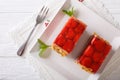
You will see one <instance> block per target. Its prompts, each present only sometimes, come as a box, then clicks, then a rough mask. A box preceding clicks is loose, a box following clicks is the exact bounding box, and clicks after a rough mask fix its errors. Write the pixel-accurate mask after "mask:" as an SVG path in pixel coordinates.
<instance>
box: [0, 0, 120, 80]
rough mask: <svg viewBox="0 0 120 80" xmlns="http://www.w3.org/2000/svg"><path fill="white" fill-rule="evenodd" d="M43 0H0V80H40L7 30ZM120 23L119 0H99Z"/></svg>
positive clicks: (30, 12)
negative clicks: (19, 52)
mask: <svg viewBox="0 0 120 80" xmlns="http://www.w3.org/2000/svg"><path fill="white" fill-rule="evenodd" d="M41 1H42V2H44V1H45V0H0V80H41V79H40V78H39V76H38V74H37V73H36V72H34V71H33V68H32V67H31V66H29V64H27V62H26V61H25V60H24V59H21V58H19V57H17V55H16V51H17V47H16V46H15V44H14V43H13V42H12V40H11V39H10V37H9V34H8V32H9V31H10V30H11V29H12V28H13V27H15V25H16V24H18V23H21V22H22V21H23V20H24V19H26V18H28V17H30V16H31V15H32V14H33V12H35V11H36V10H37V9H38V8H39V6H40V5H39V3H40V2H41ZM101 1H103V3H104V4H105V6H106V7H107V8H108V9H109V11H110V13H111V14H112V15H113V16H114V17H115V19H116V20H118V22H119V23H120V5H119V4H120V0H101Z"/></svg>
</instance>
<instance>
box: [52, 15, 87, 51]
mask: <svg viewBox="0 0 120 80" xmlns="http://www.w3.org/2000/svg"><path fill="white" fill-rule="evenodd" d="M85 28H86V25H85V24H84V23H83V22H81V21H79V20H77V19H76V18H74V17H71V18H70V19H69V20H68V22H67V23H66V24H65V26H64V28H63V29H62V31H61V32H60V34H59V35H58V36H57V38H56V40H55V41H54V43H55V44H56V45H58V46H59V47H61V48H62V49H64V50H65V51H67V52H68V53H70V52H71V51H72V50H73V48H74V46H75V44H76V42H77V41H78V39H79V38H80V36H81V34H82V33H83V32H84V30H85Z"/></svg>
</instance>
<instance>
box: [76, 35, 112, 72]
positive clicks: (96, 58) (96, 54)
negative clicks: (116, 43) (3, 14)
mask: <svg viewBox="0 0 120 80" xmlns="http://www.w3.org/2000/svg"><path fill="white" fill-rule="evenodd" d="M111 48H112V47H111V45H110V44H108V43H107V42H106V41H105V40H103V39H102V38H100V37H99V36H97V35H93V37H92V39H91V40H90V42H89V44H88V46H87V47H86V49H85V50H84V52H83V54H82V55H81V56H80V57H79V58H78V60H77V61H78V63H80V64H81V65H83V66H85V67H86V68H91V69H92V72H93V73H95V72H97V71H98V69H99V67H100V66H101V64H102V63H103V61H104V59H105V57H106V56H107V55H108V53H109V52H110V50H111ZM86 57H87V58H89V60H90V59H91V61H89V60H88V59H87V60H86ZM84 59H85V60H84ZM87 62H88V63H87ZM90 63H91V64H90Z"/></svg>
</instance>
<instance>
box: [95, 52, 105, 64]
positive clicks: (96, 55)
mask: <svg viewBox="0 0 120 80" xmlns="http://www.w3.org/2000/svg"><path fill="white" fill-rule="evenodd" d="M102 57H103V54H102V53H100V52H94V54H93V60H94V62H99V61H100V59H101V58H102Z"/></svg>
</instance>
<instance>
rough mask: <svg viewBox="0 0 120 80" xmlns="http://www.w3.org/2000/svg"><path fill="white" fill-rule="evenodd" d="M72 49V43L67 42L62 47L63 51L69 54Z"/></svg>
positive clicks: (70, 41)
mask: <svg viewBox="0 0 120 80" xmlns="http://www.w3.org/2000/svg"><path fill="white" fill-rule="evenodd" d="M73 47H74V43H73V41H72V40H67V41H66V43H65V44H64V46H63V49H64V50H66V51H67V52H69V53H70V52H71V51H72V50H73Z"/></svg>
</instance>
